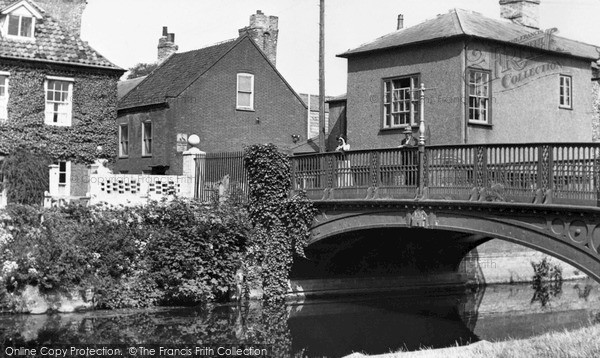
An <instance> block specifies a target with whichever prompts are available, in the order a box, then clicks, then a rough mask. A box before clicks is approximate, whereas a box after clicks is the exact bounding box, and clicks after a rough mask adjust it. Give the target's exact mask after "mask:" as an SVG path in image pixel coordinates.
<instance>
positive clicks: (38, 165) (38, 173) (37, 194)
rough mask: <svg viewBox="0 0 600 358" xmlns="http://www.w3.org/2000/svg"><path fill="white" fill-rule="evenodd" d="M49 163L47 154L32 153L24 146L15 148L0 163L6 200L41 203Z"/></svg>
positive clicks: (46, 183)
mask: <svg viewBox="0 0 600 358" xmlns="http://www.w3.org/2000/svg"><path fill="white" fill-rule="evenodd" d="M51 163H52V160H51V159H50V158H48V157H47V156H43V155H34V154H33V153H32V152H31V151H29V150H28V149H26V148H17V149H16V150H15V151H14V152H13V153H12V155H10V156H9V157H8V158H6V160H4V161H3V162H2V163H1V164H0V171H2V173H3V174H4V179H5V180H6V191H7V193H8V201H9V202H11V203H17V204H28V205H39V204H41V203H42V201H43V200H44V191H45V190H47V188H48V180H49V178H48V176H49V172H48V165H49V164H51Z"/></svg>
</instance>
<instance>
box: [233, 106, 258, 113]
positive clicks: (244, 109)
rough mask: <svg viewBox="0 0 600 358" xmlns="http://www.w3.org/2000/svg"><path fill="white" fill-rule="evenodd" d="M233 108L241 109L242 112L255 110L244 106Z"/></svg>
mask: <svg viewBox="0 0 600 358" xmlns="http://www.w3.org/2000/svg"><path fill="white" fill-rule="evenodd" d="M235 110H236V111H242V112H255V110H254V108H245V107H236V108H235Z"/></svg>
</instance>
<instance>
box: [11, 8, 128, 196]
mask: <svg viewBox="0 0 600 358" xmlns="http://www.w3.org/2000/svg"><path fill="white" fill-rule="evenodd" d="M85 5H86V1H85V0H36V1H35V2H34V1H31V0H19V1H9V0H0V137H2V140H1V141H0V154H2V156H0V160H1V159H2V158H3V157H4V156H6V155H9V154H10V153H11V151H12V150H14V149H15V148H17V147H20V146H21V147H26V148H30V149H32V150H33V151H35V152H38V153H42V154H47V155H49V156H50V157H51V158H52V159H53V160H54V161H55V165H56V170H57V171H58V174H57V180H58V192H59V193H58V194H59V195H60V196H65V197H77V196H85V195H86V191H87V183H86V182H85V180H81V179H82V178H84V177H85V175H87V173H88V167H87V165H88V164H90V163H91V162H93V161H94V160H95V159H96V158H98V157H104V158H111V157H112V156H113V155H114V154H113V152H112V151H111V148H110V147H111V145H110V143H111V142H114V139H113V137H114V134H113V133H114V132H116V125H115V120H116V114H117V112H116V106H117V86H116V83H117V81H118V79H119V77H120V76H121V75H122V74H123V72H124V71H123V70H122V69H121V68H119V67H117V66H115V65H114V64H113V63H111V62H110V61H108V60H107V59H106V58H104V57H103V56H102V55H100V54H99V53H98V52H96V51H95V50H94V49H93V48H92V47H90V45H89V44H88V43H87V42H84V41H82V40H81V38H80V37H79V34H80V26H81V16H82V13H83V10H84V8H85ZM2 200H3V199H1V198H0V202H1V201H2Z"/></svg>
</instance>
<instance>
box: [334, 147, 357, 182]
mask: <svg viewBox="0 0 600 358" xmlns="http://www.w3.org/2000/svg"><path fill="white" fill-rule="evenodd" d="M337 140H338V146H337V147H336V148H335V150H336V152H341V153H342V155H341V156H340V157H339V158H338V163H337V170H336V171H337V187H338V188H341V187H348V186H352V185H353V184H354V180H353V178H352V169H351V168H350V159H349V158H346V151H348V150H350V144H348V142H346V139H345V138H344V136H339V137H337Z"/></svg>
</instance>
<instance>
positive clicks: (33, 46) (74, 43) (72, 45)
mask: <svg viewBox="0 0 600 358" xmlns="http://www.w3.org/2000/svg"><path fill="white" fill-rule="evenodd" d="M20 1H23V0H18V1H15V0H0V10H4V9H6V8H8V7H10V6H12V5H14V4H16V3H18V2H20ZM25 1H27V2H28V3H30V4H31V5H32V6H34V7H35V8H36V9H38V10H40V12H41V13H42V14H43V18H42V19H40V20H36V23H35V32H34V39H33V40H31V41H23V40H15V39H10V38H6V37H2V36H0V58H10V59H18V60H30V61H41V62H52V63H61V64H72V65H77V66H85V67H95V68H106V69H112V70H118V71H123V70H122V69H121V68H120V67H118V66H116V65H115V64H113V63H111V62H110V61H109V60H107V59H106V58H105V57H104V56H102V55H101V54H99V53H98V52H97V51H96V50H94V49H93V48H92V47H91V46H90V45H89V44H88V43H87V42H85V41H82V40H81V38H79V36H76V35H75V34H72V33H70V32H69V31H68V30H67V29H65V28H63V27H62V26H61V25H60V24H59V22H58V21H57V20H55V19H54V18H52V16H50V15H49V14H47V13H46V12H44V10H43V9H42V8H41V7H40V6H39V5H37V4H36V3H35V2H33V1H31V0H25Z"/></svg>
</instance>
